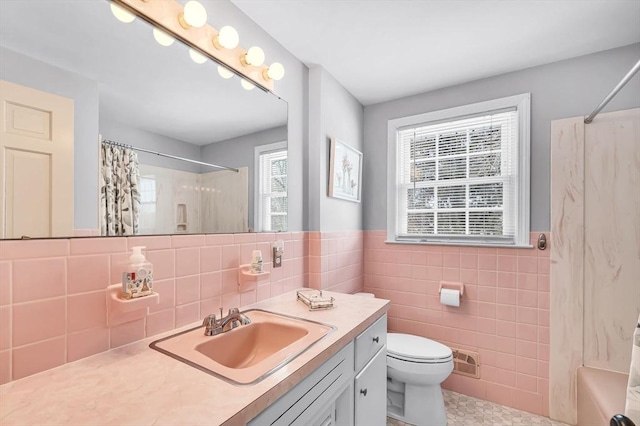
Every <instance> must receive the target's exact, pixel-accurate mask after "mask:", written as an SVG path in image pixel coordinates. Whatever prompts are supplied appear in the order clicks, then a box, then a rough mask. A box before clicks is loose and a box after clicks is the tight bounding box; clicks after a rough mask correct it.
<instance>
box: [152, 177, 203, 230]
mask: <svg viewBox="0 0 640 426" xmlns="http://www.w3.org/2000/svg"><path fill="white" fill-rule="evenodd" d="M139 169H140V178H141V183H144V179H149V180H152V181H154V182H155V205H153V202H152V201H151V200H152V197H151V195H152V194H145V193H144V187H143V186H142V185H141V187H142V190H141V201H142V206H141V213H140V233H141V234H151V235H153V234H175V233H185V232H186V233H199V232H201V231H200V191H199V185H198V174H197V173H190V172H184V171H181V170H174V169H167V168H165V167H156V166H149V165H146V164H140V167H139ZM180 205H181V206H184V209H183V208H182V207H178V206H180Z"/></svg>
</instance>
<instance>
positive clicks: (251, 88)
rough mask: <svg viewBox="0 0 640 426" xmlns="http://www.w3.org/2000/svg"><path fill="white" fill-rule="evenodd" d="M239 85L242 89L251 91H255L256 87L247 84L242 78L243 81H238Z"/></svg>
mask: <svg viewBox="0 0 640 426" xmlns="http://www.w3.org/2000/svg"><path fill="white" fill-rule="evenodd" d="M240 84H241V85H242V88H243V89H244V90H253V89H255V87H256V86H255V85H254V84H253V83H249V82H248V81H247V80H245V79H244V78H243V79H240Z"/></svg>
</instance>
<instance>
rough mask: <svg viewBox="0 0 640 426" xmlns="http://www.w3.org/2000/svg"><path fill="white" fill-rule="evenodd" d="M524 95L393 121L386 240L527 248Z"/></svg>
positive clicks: (526, 112) (526, 113)
mask: <svg viewBox="0 0 640 426" xmlns="http://www.w3.org/2000/svg"><path fill="white" fill-rule="evenodd" d="M529 104H530V95H529V94H523V95H517V96H512V97H508V98H502V99H496V100H493V101H487V102H481V103H477V104H473V105H467V106H463V107H458V108H451V109H447V110H442V111H436V112H432V113H427V114H420V115H416V116H411V117H404V118H400V119H395V120H390V121H389V140H388V188H387V195H388V212H387V215H388V226H387V228H388V229H387V233H388V235H387V236H388V240H389V241H395V242H413V243H441V244H442V243H444V244H447V243H449V244H455V243H459V244H479V245H483V244H485V245H490V244H498V245H515V246H526V245H528V244H529Z"/></svg>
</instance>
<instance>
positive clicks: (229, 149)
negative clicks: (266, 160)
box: [200, 126, 288, 228]
mask: <svg viewBox="0 0 640 426" xmlns="http://www.w3.org/2000/svg"><path fill="white" fill-rule="evenodd" d="M286 141H287V128H286V127H285V126H282V127H276V128H273V129H268V130H263V131H261V132H256V133H251V134H249V135H244V136H240V137H237V138H233V139H227V140H225V141H220V142H216V143H212V144H209V145H205V146H203V147H202V149H201V154H200V159H201V160H200V161H204V162H206V163H213V164H219V165H221V166H227V167H235V168H240V167H248V168H249V227H250V228H254V227H255V226H254V223H253V201H254V196H253V195H254V175H255V172H256V171H255V170H254V169H255V167H254V159H255V147H257V146H260V145H268V144H271V143H276V142H286ZM211 171H215V169H211V168H209V167H206V166H203V167H202V168H201V170H200V172H201V173H208V172H211ZM287 181H288V179H287Z"/></svg>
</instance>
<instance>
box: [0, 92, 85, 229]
mask: <svg viewBox="0 0 640 426" xmlns="http://www.w3.org/2000/svg"><path fill="white" fill-rule="evenodd" d="M0 117H2V123H1V130H0V198H1V201H2V206H1V207H2V208H0V237H1V238H21V237H23V236H28V237H58V236H69V235H73V146H74V140H73V100H72V99H68V98H64V97H62V96H57V95H53V94H50V93H46V92H42V91H39V90H35V89H32V88H30V87H25V86H21V85H18V84H15V83H10V82H7V81H0Z"/></svg>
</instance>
